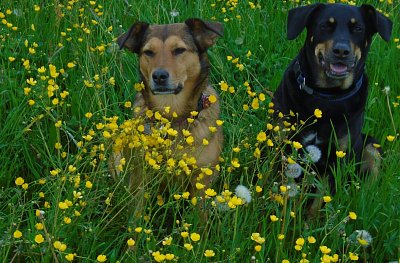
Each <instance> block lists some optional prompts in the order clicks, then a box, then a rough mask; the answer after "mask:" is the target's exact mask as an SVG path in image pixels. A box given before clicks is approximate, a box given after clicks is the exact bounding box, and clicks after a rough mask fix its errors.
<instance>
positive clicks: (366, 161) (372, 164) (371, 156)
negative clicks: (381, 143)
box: [361, 144, 382, 180]
mask: <svg viewBox="0 0 400 263" xmlns="http://www.w3.org/2000/svg"><path fill="white" fill-rule="evenodd" d="M381 162H382V157H381V154H380V153H379V151H378V150H377V149H376V148H375V147H374V146H373V145H372V144H368V145H367V146H365V148H364V150H363V154H362V164H361V171H362V172H363V173H365V172H369V173H370V174H371V175H372V177H373V178H374V179H375V180H376V179H377V178H378V174H379V168H380V166H381Z"/></svg>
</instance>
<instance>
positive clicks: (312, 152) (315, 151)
mask: <svg viewBox="0 0 400 263" xmlns="http://www.w3.org/2000/svg"><path fill="white" fill-rule="evenodd" d="M306 151H307V158H306V159H307V160H310V161H311V162H313V163H316V162H318V161H319V160H320V159H321V155H322V153H321V150H320V149H319V148H318V147H317V146H315V145H308V146H307V147H306Z"/></svg>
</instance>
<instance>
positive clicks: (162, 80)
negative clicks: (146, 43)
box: [152, 69, 169, 85]
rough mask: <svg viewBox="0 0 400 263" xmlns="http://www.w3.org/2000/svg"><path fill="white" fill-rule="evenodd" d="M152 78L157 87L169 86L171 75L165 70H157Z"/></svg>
mask: <svg viewBox="0 0 400 263" xmlns="http://www.w3.org/2000/svg"><path fill="white" fill-rule="evenodd" d="M152 78H153V81H154V83H156V84H157V85H166V84H168V78H169V73H168V71H166V70H165V69H157V70H155V71H154V72H153V74H152Z"/></svg>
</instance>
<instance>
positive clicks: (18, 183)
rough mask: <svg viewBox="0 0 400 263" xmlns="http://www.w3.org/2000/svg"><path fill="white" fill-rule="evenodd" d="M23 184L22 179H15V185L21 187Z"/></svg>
mask: <svg viewBox="0 0 400 263" xmlns="http://www.w3.org/2000/svg"><path fill="white" fill-rule="evenodd" d="M24 182H25V180H24V178H22V177H18V178H17V179H15V184H16V185H23V184H24Z"/></svg>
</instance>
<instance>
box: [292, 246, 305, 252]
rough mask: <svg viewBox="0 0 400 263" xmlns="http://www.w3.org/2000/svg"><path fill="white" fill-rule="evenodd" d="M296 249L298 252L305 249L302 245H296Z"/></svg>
mask: <svg viewBox="0 0 400 263" xmlns="http://www.w3.org/2000/svg"><path fill="white" fill-rule="evenodd" d="M294 249H295V250H297V251H300V250H302V249H303V247H302V246H300V245H295V246H294Z"/></svg>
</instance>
